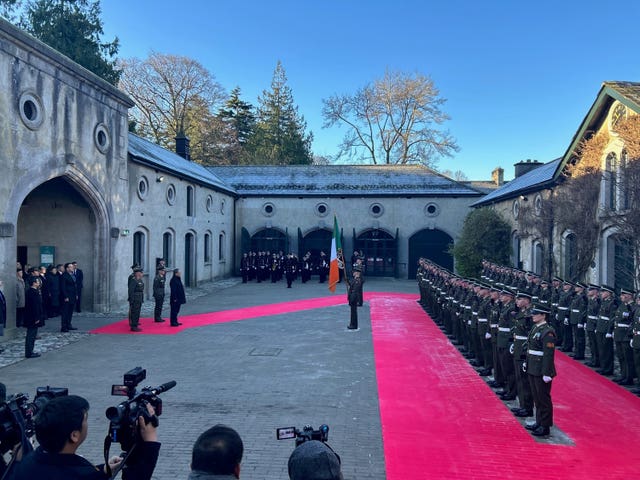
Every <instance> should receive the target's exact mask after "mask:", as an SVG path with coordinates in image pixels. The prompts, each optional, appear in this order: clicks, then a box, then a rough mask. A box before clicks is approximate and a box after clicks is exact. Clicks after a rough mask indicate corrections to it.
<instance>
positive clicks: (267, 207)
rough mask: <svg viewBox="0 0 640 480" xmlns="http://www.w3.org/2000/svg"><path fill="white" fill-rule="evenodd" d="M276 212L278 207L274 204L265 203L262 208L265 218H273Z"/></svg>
mask: <svg viewBox="0 0 640 480" xmlns="http://www.w3.org/2000/svg"><path fill="white" fill-rule="evenodd" d="M275 212H276V207H275V206H274V205H273V203H265V204H264V205H263V206H262V214H263V215H264V216H265V217H271V216H273V214H274V213H275Z"/></svg>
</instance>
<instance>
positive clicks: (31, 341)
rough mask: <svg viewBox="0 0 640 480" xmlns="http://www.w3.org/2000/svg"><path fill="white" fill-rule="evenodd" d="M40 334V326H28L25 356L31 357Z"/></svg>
mask: <svg viewBox="0 0 640 480" xmlns="http://www.w3.org/2000/svg"><path fill="white" fill-rule="evenodd" d="M37 336H38V327H28V328H27V336H26V337H25V339H24V356H25V357H30V356H31V354H32V353H33V347H34V345H35V344H36V337H37Z"/></svg>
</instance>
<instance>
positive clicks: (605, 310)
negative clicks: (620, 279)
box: [596, 285, 617, 375]
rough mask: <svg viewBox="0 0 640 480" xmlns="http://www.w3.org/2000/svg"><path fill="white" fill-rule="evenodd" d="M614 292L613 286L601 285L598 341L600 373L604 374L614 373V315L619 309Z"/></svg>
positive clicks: (597, 330)
mask: <svg viewBox="0 0 640 480" xmlns="http://www.w3.org/2000/svg"><path fill="white" fill-rule="evenodd" d="M613 293H614V291H613V288H611V287H609V286H608V285H602V286H601V287H600V310H599V311H598V323H597V325H596V341H597V342H598V353H599V354H600V367H601V368H600V370H598V373H600V374H602V375H613V316H614V314H615V311H616V309H617V305H616V302H615V299H614V298H613Z"/></svg>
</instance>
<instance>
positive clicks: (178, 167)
mask: <svg viewBox="0 0 640 480" xmlns="http://www.w3.org/2000/svg"><path fill="white" fill-rule="evenodd" d="M129 156H130V157H131V159H132V160H133V161H136V162H138V163H142V164H144V165H147V166H149V167H151V168H155V169H158V170H161V171H163V172H167V173H171V174H173V175H177V176H178V177H182V178H188V179H190V180H192V181H193V182H195V183H199V184H201V185H205V186H207V187H210V188H213V189H214V190H218V191H223V192H225V193H230V194H232V195H235V194H236V192H235V190H234V189H233V187H231V186H230V185H229V184H228V183H225V182H224V181H222V180H221V179H220V178H218V177H217V176H216V175H215V173H214V172H212V171H210V170H208V169H207V168H205V167H203V166H202V165H200V164H199V163H195V162H190V161H189V160H185V159H184V158H182V157H181V156H180V155H178V154H177V153H174V152H172V151H170V150H167V149H166V148H162V147H161V146H159V145H156V144H155V143H153V142H150V141H149V140H145V139H144V138H142V137H139V136H137V135H134V134H133V133H129Z"/></svg>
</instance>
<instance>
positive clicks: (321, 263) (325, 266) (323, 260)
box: [318, 252, 362, 283]
mask: <svg viewBox="0 0 640 480" xmlns="http://www.w3.org/2000/svg"><path fill="white" fill-rule="evenodd" d="M343 262H344V260H343ZM328 273H329V263H328V262H327V254H326V253H324V252H320V259H319V260H318V274H319V275H320V280H319V283H324V282H325V281H326V280H327V274H328ZM361 273H362V272H361Z"/></svg>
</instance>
